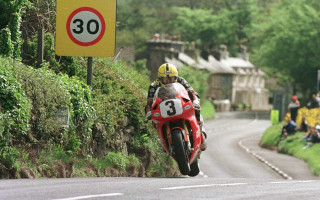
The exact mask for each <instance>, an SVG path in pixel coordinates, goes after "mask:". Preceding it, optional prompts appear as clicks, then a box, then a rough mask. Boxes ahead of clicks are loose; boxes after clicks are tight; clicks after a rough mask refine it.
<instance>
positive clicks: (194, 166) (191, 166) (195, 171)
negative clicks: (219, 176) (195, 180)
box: [189, 159, 200, 176]
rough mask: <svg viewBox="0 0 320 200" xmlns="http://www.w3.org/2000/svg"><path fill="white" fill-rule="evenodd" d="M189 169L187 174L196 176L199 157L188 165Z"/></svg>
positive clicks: (198, 170) (198, 171)
mask: <svg viewBox="0 0 320 200" xmlns="http://www.w3.org/2000/svg"><path fill="white" fill-rule="evenodd" d="M190 168H191V171H190V173H189V176H197V175H198V174H199V173H200V169H199V159H197V160H196V161H195V162H193V163H192V164H191V165H190Z"/></svg>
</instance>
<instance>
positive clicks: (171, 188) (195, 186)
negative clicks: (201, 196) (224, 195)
mask: <svg viewBox="0 0 320 200" xmlns="http://www.w3.org/2000/svg"><path fill="white" fill-rule="evenodd" d="M247 184H248V183H225V184H210V185H190V186H178V187H168V188H160V190H181V189H188V188H202V187H215V186H218V187H219V186H237V185H247Z"/></svg>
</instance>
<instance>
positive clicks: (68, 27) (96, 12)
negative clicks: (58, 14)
mask: <svg viewBox="0 0 320 200" xmlns="http://www.w3.org/2000/svg"><path fill="white" fill-rule="evenodd" d="M82 11H89V12H92V13H94V14H96V15H97V16H98V17H99V19H100V21H101V32H100V34H99V36H98V37H97V38H96V39H94V40H93V41H91V42H81V41H79V40H77V39H76V38H75V37H73V35H72V33H71V30H70V24H71V20H72V18H73V17H74V16H75V15H76V14H78V13H79V12H82ZM66 28H67V32H68V35H69V37H70V39H71V40H72V41H73V42H74V43H76V44H78V45H81V46H92V45H94V44H96V43H97V42H99V41H100V40H101V38H102V37H103V35H104V32H105V30H106V24H105V21H104V19H103V16H102V15H101V14H100V13H99V11H97V10H96V9H93V8H90V7H81V8H78V9H76V10H74V11H73V12H72V13H71V15H70V16H69V18H68V20H67V25H66Z"/></svg>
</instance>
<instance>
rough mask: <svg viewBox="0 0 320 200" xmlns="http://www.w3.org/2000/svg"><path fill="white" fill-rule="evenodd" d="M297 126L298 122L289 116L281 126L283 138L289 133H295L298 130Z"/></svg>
mask: <svg viewBox="0 0 320 200" xmlns="http://www.w3.org/2000/svg"><path fill="white" fill-rule="evenodd" d="M296 128H297V125H296V123H295V122H294V121H293V120H292V119H291V118H290V117H289V118H288V119H287V123H286V124H285V125H284V126H282V127H281V129H282V131H281V139H283V138H287V137H288V136H289V135H292V134H294V133H295V132H296Z"/></svg>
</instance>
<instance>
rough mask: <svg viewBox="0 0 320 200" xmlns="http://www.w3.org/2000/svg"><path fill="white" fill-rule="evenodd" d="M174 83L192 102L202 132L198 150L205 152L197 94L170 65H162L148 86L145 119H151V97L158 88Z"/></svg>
mask: <svg viewBox="0 0 320 200" xmlns="http://www.w3.org/2000/svg"><path fill="white" fill-rule="evenodd" d="M175 82H176V83H180V84H181V85H183V86H184V87H185V89H186V90H187V91H188V94H189V97H190V99H191V100H192V104H193V107H194V109H195V114H196V117H197V120H198V123H199V126H200V128H201V132H202V143H201V147H200V148H201V150H202V151H205V150H206V148H207V144H206V142H205V140H206V138H207V134H206V131H205V127H204V121H203V118H202V116H201V114H200V110H201V108H200V98H199V95H198V93H197V92H195V91H194V90H193V88H192V87H191V85H190V84H189V83H188V82H187V81H186V80H185V79H184V78H182V77H179V76H178V70H177V68H176V67H175V66H174V65H173V64H171V63H164V64H162V65H161V66H160V67H159V69H158V78H157V79H156V80H155V81H154V82H153V83H151V84H150V86H149V90H148V97H147V105H146V107H145V113H146V117H147V119H148V120H150V119H151V106H152V102H153V97H154V95H155V92H156V90H157V89H158V87H160V86H164V85H165V84H170V83H175Z"/></svg>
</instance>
